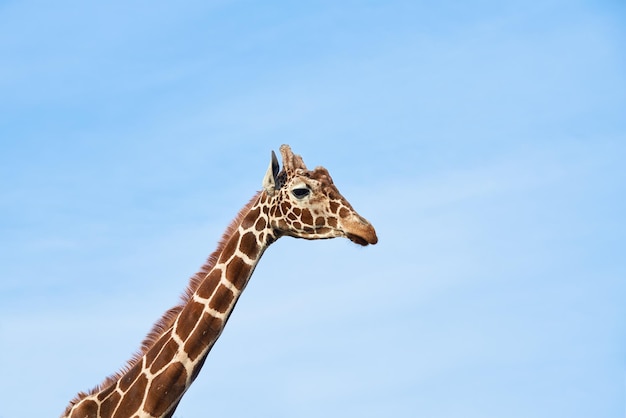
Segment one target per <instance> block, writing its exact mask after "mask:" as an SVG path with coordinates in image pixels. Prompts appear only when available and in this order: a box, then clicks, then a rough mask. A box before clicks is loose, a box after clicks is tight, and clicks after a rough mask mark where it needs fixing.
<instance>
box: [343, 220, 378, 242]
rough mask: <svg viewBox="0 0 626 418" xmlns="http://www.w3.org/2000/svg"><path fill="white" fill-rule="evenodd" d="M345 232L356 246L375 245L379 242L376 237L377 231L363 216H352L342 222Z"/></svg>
mask: <svg viewBox="0 0 626 418" xmlns="http://www.w3.org/2000/svg"><path fill="white" fill-rule="evenodd" d="M341 225H342V229H343V232H344V233H345V234H346V238H348V239H349V240H350V241H352V242H354V243H355V244H359V245H362V246H364V247H365V246H367V245H370V244H372V245H374V244H376V243H377V242H378V237H377V236H376V230H375V229H374V227H373V226H372V224H371V223H369V222H368V221H367V219H365V218H363V217H361V216H358V215H356V216H351V217H349V218H344V219H342V220H341Z"/></svg>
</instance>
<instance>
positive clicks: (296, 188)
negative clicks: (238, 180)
mask: <svg viewBox="0 0 626 418" xmlns="http://www.w3.org/2000/svg"><path fill="white" fill-rule="evenodd" d="M280 153H281V156H282V160H283V168H282V170H281V169H280V166H279V163H278V159H277V158H276V154H275V153H274V152H273V151H272V155H271V161H270V165H269V167H268V169H267V173H266V174H265V177H264V179H263V189H262V190H261V191H260V192H257V194H256V195H255V196H254V197H253V198H252V200H250V201H249V203H248V204H247V205H245V206H244V207H243V209H241V211H240V212H239V214H238V215H237V216H236V217H235V219H234V220H233V221H232V223H231V224H230V226H229V227H228V228H227V230H226V232H225V233H224V235H223V237H222V240H221V241H220V242H219V244H218V247H217V249H216V250H215V252H213V253H212V254H211V255H210V256H209V258H208V260H207V262H206V263H205V264H204V266H203V267H202V268H201V269H200V271H199V272H198V273H196V274H195V275H194V276H193V277H192V278H191V279H190V281H189V285H188V286H187V289H186V291H185V293H184V294H183V296H182V298H181V301H180V304H179V305H177V306H175V307H173V308H171V309H170V310H168V311H167V312H165V314H163V316H162V318H161V319H160V320H159V321H158V322H157V323H156V324H155V325H154V327H153V329H152V331H151V332H150V333H149V334H148V336H147V337H146V338H145V340H144V341H143V343H142V345H141V348H140V350H139V352H138V353H137V354H135V355H134V356H133V358H132V359H131V360H129V361H128V363H127V364H126V366H125V367H124V368H123V369H122V370H120V371H119V372H118V373H117V374H114V375H112V376H110V377H108V378H107V379H105V380H104V382H102V383H101V384H100V385H98V386H97V387H95V388H94V389H92V390H91V391H89V392H81V393H79V394H78V395H77V396H76V398H75V399H73V400H72V401H71V402H70V404H69V406H68V407H67V408H66V410H65V412H64V413H63V415H62V416H61V418H131V417H133V418H135V417H139V418H152V417H166V418H171V417H172V415H173V414H174V411H175V409H176V407H177V406H178V403H179V402H180V400H181V398H182V396H183V395H184V393H185V391H186V390H187V389H188V388H189V386H190V385H191V383H192V382H193V381H194V379H195V378H196V377H197V376H198V373H199V372H200V369H201V368H202V365H203V364H204V361H205V360H206V357H207V355H208V353H209V351H210V350H211V348H212V347H213V345H214V344H215V341H216V340H217V339H218V338H219V336H220V334H221V332H222V330H223V329H224V326H225V325H226V322H227V321H228V318H229V316H230V314H231V312H232V310H233V308H234V307H235V304H236V303H237V300H238V298H239V296H240V295H241V292H242V291H243V290H244V288H245V287H246V284H247V283H248V280H249V279H250V277H251V275H252V273H253V271H254V269H255V267H256V265H257V263H258V262H259V260H260V258H261V256H262V255H263V253H264V251H265V250H266V249H267V248H268V247H269V245H270V244H272V243H273V242H275V241H276V240H277V239H278V238H280V237H282V236H291V237H296V238H305V239H311V240H313V239H328V238H335V237H345V238H348V239H349V240H351V241H352V242H354V243H356V244H359V245H362V246H367V245H368V244H376V243H377V242H378V237H377V236H376V231H375V230H374V227H373V226H372V225H371V224H370V223H369V222H368V221H367V220H366V219H365V218H363V217H361V216H360V215H359V214H358V213H357V212H356V211H355V210H354V209H353V208H352V206H351V205H350V203H348V201H347V200H346V199H345V198H344V197H343V196H342V195H341V194H340V193H339V191H338V190H337V187H336V186H335V185H334V183H333V180H332V179H331V177H330V175H329V173H328V171H327V170H326V169H325V168H323V167H317V168H316V169H314V170H312V171H309V170H308V169H307V168H306V166H305V165H304V162H303V160H302V157H300V156H299V155H296V154H293V153H292V151H291V148H290V147H289V146H288V145H282V146H281V147H280Z"/></svg>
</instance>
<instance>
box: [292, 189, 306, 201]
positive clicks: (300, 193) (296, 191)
mask: <svg viewBox="0 0 626 418" xmlns="http://www.w3.org/2000/svg"><path fill="white" fill-rule="evenodd" d="M291 193H292V194H293V195H294V196H295V197H296V198H297V199H303V198H305V197H307V196H308V195H309V193H311V191H310V190H309V189H308V188H306V187H298V188H295V189H293V190H292V191H291Z"/></svg>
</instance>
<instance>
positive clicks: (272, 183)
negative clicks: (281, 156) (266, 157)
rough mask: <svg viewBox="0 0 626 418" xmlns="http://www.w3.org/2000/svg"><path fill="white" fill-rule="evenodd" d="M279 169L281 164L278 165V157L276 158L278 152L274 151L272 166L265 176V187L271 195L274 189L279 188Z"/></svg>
mask: <svg viewBox="0 0 626 418" xmlns="http://www.w3.org/2000/svg"><path fill="white" fill-rule="evenodd" d="M279 171H280V166H279V165H278V158H276V154H275V153H274V151H272V159H271V161H270V166H269V167H268V168H267V173H265V178H264V179H263V189H264V190H265V191H266V192H267V193H268V194H270V195H271V194H274V190H276V189H277V187H276V185H277V177H278V172H279Z"/></svg>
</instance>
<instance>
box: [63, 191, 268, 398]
mask: <svg viewBox="0 0 626 418" xmlns="http://www.w3.org/2000/svg"><path fill="white" fill-rule="evenodd" d="M260 195H261V192H257V193H256V194H255V195H254V197H252V199H250V201H249V202H248V203H247V204H246V205H245V206H244V207H243V208H242V209H241V210H240V211H239V213H238V214H237V216H235V218H234V219H233V220H232V221H231V223H230V224H229V225H228V227H227V228H226V231H225V232H224V234H222V238H221V239H220V240H219V242H218V244H217V248H216V249H215V251H213V252H212V253H211V255H209V257H208V259H207V260H206V262H205V263H204V265H203V266H202V267H201V268H200V270H199V271H198V272H197V273H196V274H194V275H193V276H191V278H190V279H189V283H188V285H187V288H186V289H185V291H184V292H183V294H182V295H181V297H180V301H179V303H178V304H177V305H176V306H174V307H172V308H170V309H168V310H167V311H166V312H165V313H164V314H163V315H162V316H161V318H160V319H159V320H158V321H156V322H155V323H154V325H153V326H152V329H151V330H150V332H149V333H148V335H147V336H146V337H145V338H144V340H143V341H142V343H141V347H140V349H139V350H138V351H137V352H135V354H133V356H132V357H131V358H130V360H128V361H127V362H126V364H125V365H124V366H122V368H121V369H120V370H119V371H118V372H116V373H114V374H112V375H110V376H108V377H107V378H105V379H104V381H103V382H102V383H100V384H99V385H97V386H95V387H94V388H93V389H91V390H90V391H88V392H79V393H78V394H77V395H76V396H75V397H74V399H73V400H72V401H71V402H70V404H69V406H68V407H67V410H69V409H71V408H72V406H73V405H75V404H76V403H78V402H80V400H82V399H83V398H85V397H86V396H91V395H94V394H96V393H98V392H100V391H101V390H103V389H106V388H107V387H108V386H110V385H112V384H114V383H115V382H117V381H118V380H119V379H121V378H122V377H123V376H124V375H125V374H126V373H128V372H129V371H130V369H132V368H133V367H134V366H135V365H137V363H138V362H140V361H141V359H142V357H143V356H144V355H145V354H146V353H147V352H148V351H149V350H150V348H151V347H152V346H153V345H154V344H155V343H156V342H157V341H158V339H159V338H160V337H161V336H162V335H163V334H164V333H166V332H167V331H169V330H170V328H172V326H173V325H174V321H175V320H176V317H177V316H178V314H179V313H180V312H181V311H182V310H183V308H184V307H185V305H186V304H187V302H189V300H191V298H192V297H193V294H194V293H195V291H196V290H197V289H198V287H199V286H200V284H201V283H202V281H203V280H204V278H205V277H206V276H207V275H208V274H209V273H210V272H211V270H212V269H213V267H215V264H216V263H217V261H218V258H219V256H220V254H221V253H222V251H223V250H224V247H225V246H226V243H227V242H228V239H229V238H230V237H231V236H232V235H233V234H234V233H235V232H236V231H237V227H238V226H239V224H241V221H242V220H243V218H244V216H245V215H246V214H247V213H248V212H249V210H250V208H251V207H252V206H254V204H255V203H256V202H257V201H258V199H259V196H260Z"/></svg>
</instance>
